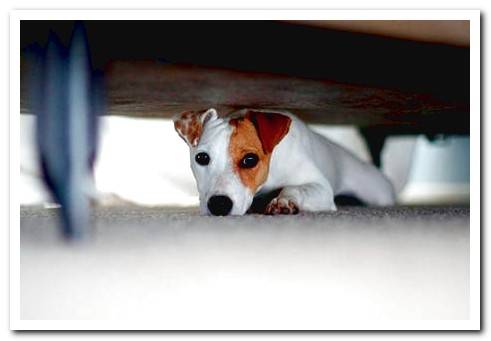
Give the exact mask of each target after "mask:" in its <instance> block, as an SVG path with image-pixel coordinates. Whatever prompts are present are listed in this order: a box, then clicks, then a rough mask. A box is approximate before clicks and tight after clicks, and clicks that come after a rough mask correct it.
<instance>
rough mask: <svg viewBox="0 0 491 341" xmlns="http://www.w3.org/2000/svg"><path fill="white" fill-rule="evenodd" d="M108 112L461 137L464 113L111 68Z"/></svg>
mask: <svg viewBox="0 0 491 341" xmlns="http://www.w3.org/2000/svg"><path fill="white" fill-rule="evenodd" d="M107 90H108V101H109V107H108V113H109V114H117V115H127V116H139V117H141V116H142V117H171V116H172V115H174V114H176V113H178V112H180V111H184V110H193V109H204V108H209V107H217V108H220V109H222V111H224V112H226V111H230V110H233V109H236V108H243V107H252V108H269V109H284V110H290V111H292V112H294V113H296V114H298V115H299V116H300V117H302V118H303V119H305V120H307V121H309V122H323V123H329V124H355V125H359V126H380V125H402V126H405V127H406V128H411V129H416V130H417V129H421V130H424V129H425V125H428V124H433V123H434V122H437V121H438V122H440V123H439V125H440V127H439V129H441V131H442V132H445V131H448V132H459V131H460V132H462V131H466V129H468V126H467V127H466V125H465V123H463V122H465V121H466V119H465V118H466V117H468V116H467V115H466V113H467V112H468V107H466V106H465V105H463V104H459V103H448V102H445V103H444V102H441V101H438V100H437V99H434V98H432V97H431V96H428V95H424V94H416V93H404V92H399V91H394V90H388V89H382V88H373V87H363V86H354V85H347V84H341V83H337V82H332V81H318V80H309V79H302V78H295V77H287V76H279V75H273V74H267V73H247V72H239V71H230V70H223V69H217V68H205V67H192V66H185V65H169V64H161V63H156V62H134V61H133V62H124V61H119V62H114V63H112V64H111V66H110V67H109V68H108V72H107Z"/></svg>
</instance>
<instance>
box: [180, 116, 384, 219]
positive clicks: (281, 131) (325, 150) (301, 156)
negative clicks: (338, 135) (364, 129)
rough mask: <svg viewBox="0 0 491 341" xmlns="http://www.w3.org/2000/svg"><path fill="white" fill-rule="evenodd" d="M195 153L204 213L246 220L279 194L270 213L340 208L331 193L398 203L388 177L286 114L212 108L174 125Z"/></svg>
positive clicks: (193, 162) (374, 202)
mask: <svg viewBox="0 0 491 341" xmlns="http://www.w3.org/2000/svg"><path fill="white" fill-rule="evenodd" d="M174 126H175V128H176V130H177V132H178V133H179V135H180V136H181V137H182V138H183V139H184V140H185V141H186V143H187V144H188V146H189V148H190V156H191V169H192V171H193V174H194V177H195V178H196V182H197V186H198V192H199V199H200V208H201V212H202V213H203V214H213V215H228V214H232V215H242V214H245V213H246V212H247V211H248V209H249V208H250V206H251V204H252V201H253V199H254V197H255V196H257V195H260V194H262V193H268V192H272V191H275V190H278V189H281V191H279V194H278V195H277V196H276V197H275V198H273V199H272V200H271V201H270V202H269V204H267V206H266V209H265V212H264V213H268V214H295V213H297V212H299V211H333V210H336V205H335V203H334V196H335V195H338V194H350V195H354V196H356V197H357V198H359V199H360V200H362V201H364V202H365V203H367V204H371V205H378V206H385V205H392V204H393V203H394V190H393V187H392V185H391V183H390V182H389V180H388V179H387V178H386V177H385V176H384V175H383V174H382V173H381V172H380V171H379V170H378V169H377V168H376V167H374V166H373V165H371V164H369V163H366V162H363V161H361V160H359V159H358V158H356V157H355V156H354V155H353V154H351V153H350V152H349V151H347V150H346V149H344V148H343V147H341V146H339V145H337V144H335V143H333V142H331V141H329V140H328V139H326V138H325V137H323V136H321V135H319V134H317V133H315V132H313V131H312V130H310V129H309V128H308V127H307V126H306V125H305V124H304V123H303V122H302V121H301V120H300V119H298V118H297V117H296V116H294V115H292V114H291V113H288V112H271V111H263V110H249V109H244V110H240V111H238V112H235V113H233V114H231V115H228V116H227V117H219V116H218V113H217V111H216V110H215V109H209V110H205V111H200V112H185V113H182V114H180V115H178V117H176V119H175V120H174Z"/></svg>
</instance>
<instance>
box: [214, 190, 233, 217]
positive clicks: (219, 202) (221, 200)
mask: <svg viewBox="0 0 491 341" xmlns="http://www.w3.org/2000/svg"><path fill="white" fill-rule="evenodd" d="M232 206H233V202H232V200H231V199H230V198H229V197H227V196H225V195H214V196H212V197H210V199H208V210H209V211H210V213H211V214H213V215H228V214H229V213H230V211H232Z"/></svg>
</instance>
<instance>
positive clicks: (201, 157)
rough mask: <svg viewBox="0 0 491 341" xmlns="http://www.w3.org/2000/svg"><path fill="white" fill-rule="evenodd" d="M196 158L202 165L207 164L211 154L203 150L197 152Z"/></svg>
mask: <svg viewBox="0 0 491 341" xmlns="http://www.w3.org/2000/svg"><path fill="white" fill-rule="evenodd" d="M194 159H195V160H196V162H197V163H199V164H200V165H201V166H206V165H207V164H209V163H210V155H208V154H206V153H205V152H201V153H198V154H196V156H195V157H194Z"/></svg>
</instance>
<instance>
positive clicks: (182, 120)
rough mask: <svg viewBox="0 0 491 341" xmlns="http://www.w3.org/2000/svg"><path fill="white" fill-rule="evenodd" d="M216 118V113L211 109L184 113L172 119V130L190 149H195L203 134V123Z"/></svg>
mask: <svg viewBox="0 0 491 341" xmlns="http://www.w3.org/2000/svg"><path fill="white" fill-rule="evenodd" d="M216 118H218V113H217V111H216V110H215V109H213V108H211V109H208V110H201V111H186V112H183V113H180V114H179V115H177V116H176V117H175V118H174V128H175V129H176V131H177V133H178V134H179V136H180V137H181V138H182V139H183V140H184V141H186V143H187V144H188V145H189V146H190V147H196V146H197V145H198V143H199V140H200V138H201V134H202V133H203V127H204V125H205V123H206V122H208V121H210V120H212V119H216Z"/></svg>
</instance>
